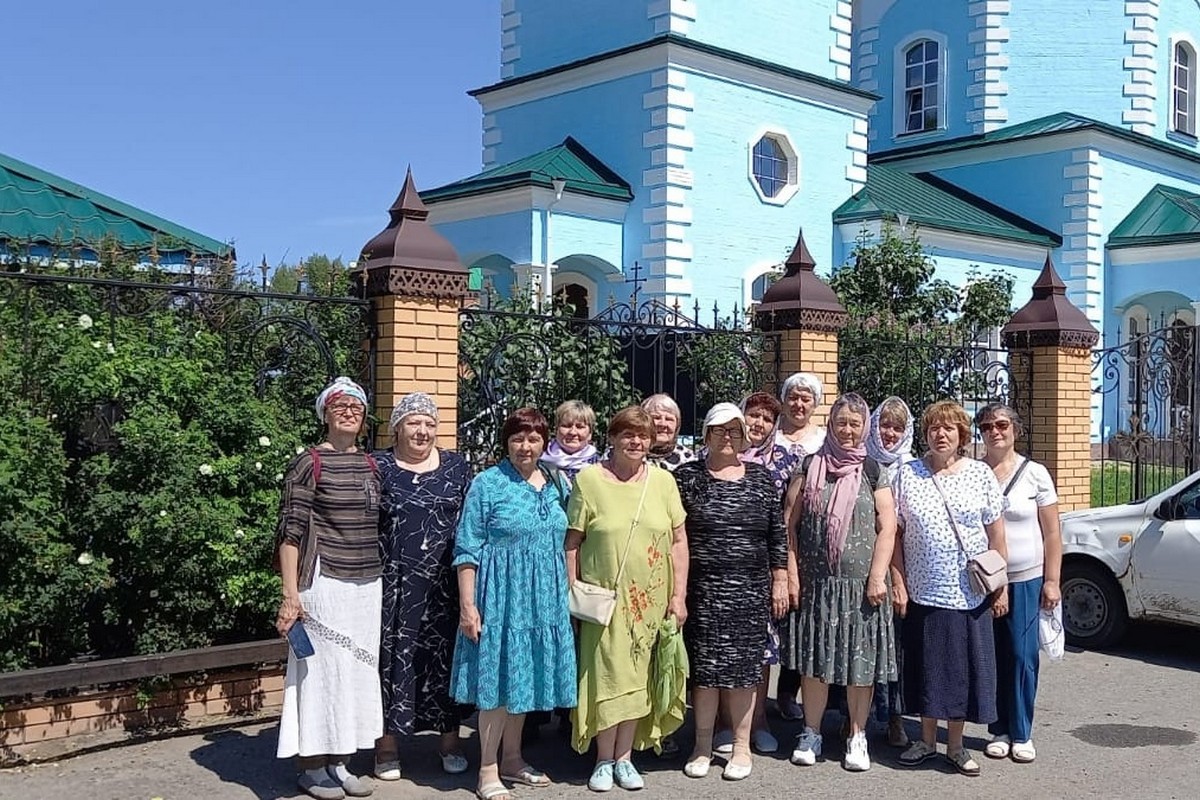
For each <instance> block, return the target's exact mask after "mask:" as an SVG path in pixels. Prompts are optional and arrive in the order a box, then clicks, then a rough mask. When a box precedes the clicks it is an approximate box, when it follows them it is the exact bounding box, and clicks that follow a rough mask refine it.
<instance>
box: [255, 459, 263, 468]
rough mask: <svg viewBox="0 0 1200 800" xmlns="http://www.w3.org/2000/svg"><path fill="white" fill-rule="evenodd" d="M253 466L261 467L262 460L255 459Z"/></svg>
mask: <svg viewBox="0 0 1200 800" xmlns="http://www.w3.org/2000/svg"><path fill="white" fill-rule="evenodd" d="M254 468H255V469H262V462H261V461H255V462H254Z"/></svg>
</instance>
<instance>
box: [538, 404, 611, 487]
mask: <svg viewBox="0 0 1200 800" xmlns="http://www.w3.org/2000/svg"><path fill="white" fill-rule="evenodd" d="M595 429H596V412H595V411H593V410H592V407H591V406H589V405H588V404H587V403H584V402H583V401H581V400H567V401H566V402H564V403H561V404H560V405H559V407H558V408H556V409H555V410H554V439H553V440H552V441H551V442H550V445H549V446H548V447H547V448H546V452H545V453H543V454H542V463H543V464H545V465H547V466H550V467H554V468H555V469H556V470H558V472H559V474H560V475H562V476H563V478H564V479H565V480H566V482H567V484H568V485H570V484H571V482H572V481H574V480H575V476H576V475H578V474H579V470H581V469H583V468H584V467H586V466H588V465H589V464H595V463H596V462H597V461H599V460H600V454H599V453H598V452H596V446H595V445H594V444H592V431H594V430H595Z"/></svg>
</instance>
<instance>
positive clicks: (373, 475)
mask: <svg viewBox="0 0 1200 800" xmlns="http://www.w3.org/2000/svg"><path fill="white" fill-rule="evenodd" d="M366 410H367V394H366V392H365V391H363V388H362V387H361V386H359V385H358V384H357V383H355V382H354V381H352V380H350V379H349V378H338V379H337V380H335V381H334V382H333V383H331V384H330V385H329V386H327V387H326V388H325V390H324V391H322V392H321V394H320V395H319V396H318V397H317V402H316V411H317V418H318V419H320V420H321V421H322V422H324V423H325V426H326V434H325V440H324V441H323V442H321V444H319V445H317V446H316V447H313V448H310V449H309V450H305V451H304V452H303V453H301V454H300V455H298V456H296V458H295V459H294V460H293V461H292V463H291V464H290V465H289V466H288V469H287V473H286V474H285V476H284V479H283V497H282V501H281V504H280V511H279V528H278V540H279V567H280V575H281V577H282V579H283V601H282V602H281V603H280V606H279V614H278V616H277V617H276V619H275V628H276V630H278V631H279V634H280V635H281V636H288V634H289V633H292V634H293V636H292V637H289V641H291V642H292V649H291V651H290V652H289V654H288V665H287V677H286V678H285V680H284V689H283V713H282V717H281V719H280V721H279V747H278V749H277V751H276V753H277V757H279V758H290V757H292V756H299V758H298V762H299V768H300V774H299V777H298V781H297V784H298V785H299V787H300V789H302V790H303V791H305V792H307V793H308V794H309V795H311V796H313V797H316V798H320V799H321V800H331V799H333V798H340V797H342V796H344V795H350V796H351V797H366V796H367V795H369V794H371V792H372V788H371V784H370V782H369V781H366V780H363V779H362V778H359V777H357V776H355V775H351V774H350V772H349V771H348V770H347V769H346V761H347V760H348V759H349V757H350V756H351V755H352V754H354V753H355V752H356V751H358V750H361V749H366V748H370V747H373V746H374V744H375V740H376V739H377V738H379V736H380V735H381V734H382V733H383V714H382V708H383V705H382V700H381V696H380V689H379V660H378V653H379V609H380V596H381V578H380V575H381V572H382V565H381V562H380V557H379V498H380V489H379V476H378V467H377V466H376V464H375V461H374V459H372V458H371V456H370V454H368V453H367V452H365V451H364V450H361V449H359V447H358V444H357V441H358V435H359V432H360V431H361V430H362V424H363V420H364V419H365V417H366ZM372 609H373V610H372ZM298 625H299V626H302V632H303V633H304V634H306V635H307V637H308V639H309V640H310V642H311V653H308V652H306V651H305V649H304V648H303V642H301V643H300V644H297V641H298V640H299V635H298V632H295V631H292V628H293V627H295V626H298ZM297 648H300V652H299V653H298V652H297Z"/></svg>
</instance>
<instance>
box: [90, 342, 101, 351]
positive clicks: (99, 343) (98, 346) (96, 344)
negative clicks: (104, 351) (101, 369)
mask: <svg viewBox="0 0 1200 800" xmlns="http://www.w3.org/2000/svg"><path fill="white" fill-rule="evenodd" d="M101 344H103V342H92V347H94V348H96V349H97V350H99V349H100V345H101Z"/></svg>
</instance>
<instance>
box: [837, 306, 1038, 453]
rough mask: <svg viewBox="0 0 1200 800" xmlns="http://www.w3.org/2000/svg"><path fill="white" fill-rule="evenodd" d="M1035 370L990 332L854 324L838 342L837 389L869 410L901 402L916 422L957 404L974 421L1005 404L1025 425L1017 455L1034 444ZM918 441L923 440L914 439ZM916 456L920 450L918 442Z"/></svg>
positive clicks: (951, 327)
mask: <svg viewBox="0 0 1200 800" xmlns="http://www.w3.org/2000/svg"><path fill="white" fill-rule="evenodd" d="M1031 368H1032V364H1031V363H1030V362H1029V361H1028V360H1022V359H1013V358H1010V355H1009V353H1008V352H1007V351H1006V350H1005V349H1004V348H1003V347H1001V346H1000V345H999V343H998V336H997V335H996V334H995V332H985V333H983V334H979V333H973V332H971V331H969V330H966V329H964V328H961V327H959V326H955V325H938V326H932V327H929V328H921V327H912V326H890V327H880V326H874V325H869V324H859V323H852V324H851V325H848V326H847V327H846V328H844V329H842V331H841V332H840V333H839V335H838V388H839V389H840V390H841V391H844V392H850V391H853V392H858V393H859V394H861V395H862V396H863V397H864V398H865V399H866V400H867V402H868V403H869V404H870V405H871V407H872V408H874V407H875V405H877V404H878V403H880V402H882V401H883V400H884V399H886V398H887V397H889V396H892V395H895V396H896V397H899V398H901V399H903V400H904V402H906V403H907V404H908V407H909V408H910V409H912V412H913V414H915V415H916V416H917V417H918V418H919V417H920V415H921V412H922V411H923V410H924V409H925V408H926V407H927V406H929V405H930V404H932V403H934V402H936V401H938V400H954V401H955V402H957V403H958V404H960V405H961V406H962V407H963V408H965V409H966V411H967V413H968V414H969V415H971V416H972V417H973V416H974V414H975V412H976V411H978V410H979V409H980V408H983V407H984V406H985V405H987V404H989V403H997V402H999V403H1005V404H1007V405H1009V406H1011V407H1012V408H1014V409H1015V410H1016V411H1017V412H1018V413H1019V414H1020V415H1021V416H1022V418H1023V421H1024V428H1025V430H1024V436H1023V440H1022V441H1019V442H1018V447H1019V448H1021V449H1024V450H1025V451H1026V452H1028V449H1029V446H1030V443H1031V442H1032V441H1033V439H1032V436H1033V427H1034V421H1033V415H1032V414H1031V413H1030V409H1031V407H1032V400H1031V398H1032V371H1031ZM917 439H918V440H919V439H920V436H919V435H918V436H917ZM915 445H916V447H917V448H918V450H923V449H924V443H923V442H921V441H917V442H915Z"/></svg>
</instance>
